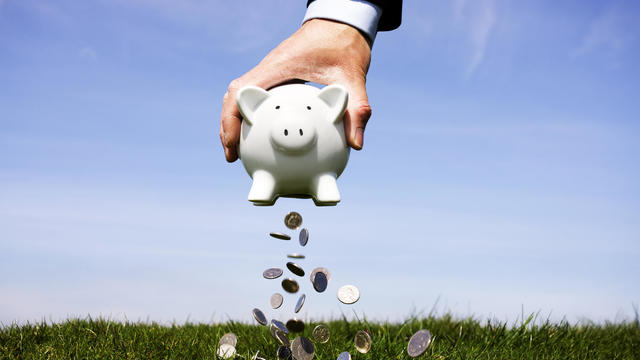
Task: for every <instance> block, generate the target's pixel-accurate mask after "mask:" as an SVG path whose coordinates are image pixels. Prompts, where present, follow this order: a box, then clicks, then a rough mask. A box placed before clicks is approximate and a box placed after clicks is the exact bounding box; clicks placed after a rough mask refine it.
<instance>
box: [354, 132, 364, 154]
mask: <svg viewBox="0 0 640 360" xmlns="http://www.w3.org/2000/svg"><path fill="white" fill-rule="evenodd" d="M363 143H364V128H361V127H359V128H357V129H356V146H357V147H359V148H360V149H362V145H363ZM360 149H358V150H360Z"/></svg>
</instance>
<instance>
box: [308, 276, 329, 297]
mask: <svg viewBox="0 0 640 360" xmlns="http://www.w3.org/2000/svg"><path fill="white" fill-rule="evenodd" d="M311 283H312V284H313V288H314V289H315V290H316V291H317V292H319V293H321V292H324V291H325V290H327V285H329V283H328V281H327V276H326V275H325V274H324V273H323V272H317V273H316V275H315V276H314V277H313V280H311Z"/></svg>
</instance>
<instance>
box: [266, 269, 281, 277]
mask: <svg viewBox="0 0 640 360" xmlns="http://www.w3.org/2000/svg"><path fill="white" fill-rule="evenodd" d="M262 276H264V278H265V279H277V278H279V277H280V276H282V269H280V268H269V269H267V270H265V271H263V272H262Z"/></svg>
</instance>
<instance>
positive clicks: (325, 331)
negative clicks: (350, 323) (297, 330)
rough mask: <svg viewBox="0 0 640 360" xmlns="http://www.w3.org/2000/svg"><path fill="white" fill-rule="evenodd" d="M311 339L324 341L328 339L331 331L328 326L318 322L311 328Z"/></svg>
mask: <svg viewBox="0 0 640 360" xmlns="http://www.w3.org/2000/svg"><path fill="white" fill-rule="evenodd" d="M311 334H312V335H313V339H314V340H315V341H317V342H319V343H322V344H324V343H326V342H327V341H329V337H331V331H329V327H328V326H327V325H325V324H320V325H318V326H316V327H315V328H313V332H312V333H311Z"/></svg>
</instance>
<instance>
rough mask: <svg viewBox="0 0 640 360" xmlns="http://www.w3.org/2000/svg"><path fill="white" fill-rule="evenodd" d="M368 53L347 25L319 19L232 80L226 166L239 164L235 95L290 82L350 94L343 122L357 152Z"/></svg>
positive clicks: (224, 133) (223, 131)
mask: <svg viewBox="0 0 640 360" xmlns="http://www.w3.org/2000/svg"><path fill="white" fill-rule="evenodd" d="M370 61H371V47H370V45H369V43H368V42H367V39H366V38H365V36H364V35H362V34H361V33H360V31H359V30H358V29H356V28H354V27H352V26H350V25H346V24H342V23H339V22H335V21H331V20H323V19H312V20H309V21H307V22H305V23H304V24H303V25H302V26H301V27H300V29H298V31H296V32H295V33H294V34H293V35H291V37H289V38H288V39H286V40H284V41H283V42H282V43H280V45H278V46H277V47H276V48H275V49H273V50H272V51H271V52H270V53H269V54H267V56H266V57H265V58H264V59H263V60H262V61H261V62H260V64H258V65H257V66H256V67H254V68H253V69H251V70H250V71H249V72H247V73H246V74H244V75H242V76H241V77H239V78H237V79H235V80H233V81H232V82H231V83H230V84H229V89H228V90H227V92H226V93H225V94H224V99H223V101H222V114H221V116H220V140H221V141H222V146H223V148H224V155H225V158H226V159H227V161H228V162H233V161H235V160H236V159H238V152H237V145H238V142H239V140H240V128H241V120H242V116H241V115H240V111H239V110H238V105H237V104H236V93H237V92H238V90H239V89H240V88H242V87H243V86H246V85H255V86H258V87H261V88H263V89H270V88H272V87H274V86H276V85H280V84H282V83H286V82H291V81H299V80H303V81H311V82H314V83H318V84H324V85H328V84H333V83H338V84H340V85H342V86H344V87H345V88H346V89H347V91H348V92H349V103H348V104H347V111H346V112H345V117H344V128H345V134H346V138H347V143H348V144H349V145H350V146H351V147H352V148H354V149H356V150H360V149H362V145H363V136H364V129H365V126H366V125H367V121H368V120H369V118H370V117H371V107H370V106H369V100H368V99H367V91H366V89H365V82H366V78H367V71H368V70H369V63H370Z"/></svg>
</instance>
